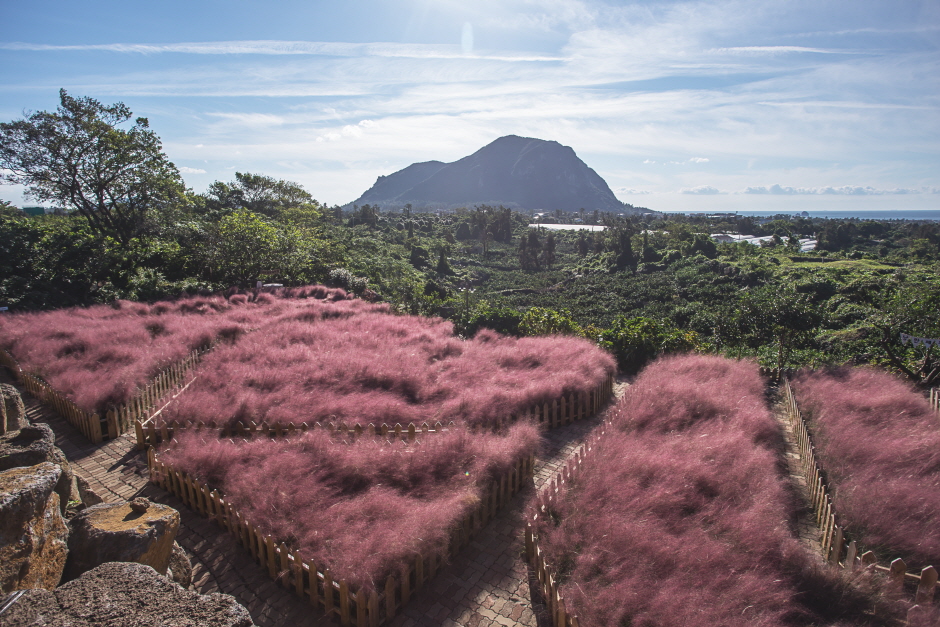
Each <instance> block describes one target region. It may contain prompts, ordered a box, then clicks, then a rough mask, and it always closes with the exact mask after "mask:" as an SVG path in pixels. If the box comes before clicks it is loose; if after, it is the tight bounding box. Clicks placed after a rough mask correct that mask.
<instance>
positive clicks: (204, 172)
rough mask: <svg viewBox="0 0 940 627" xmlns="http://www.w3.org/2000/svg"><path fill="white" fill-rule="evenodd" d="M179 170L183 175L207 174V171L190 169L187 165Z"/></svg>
mask: <svg viewBox="0 0 940 627" xmlns="http://www.w3.org/2000/svg"><path fill="white" fill-rule="evenodd" d="M177 169H178V170H179V171H180V172H181V173H183V174H206V171H205V170H203V169H201V168H190V167H187V166H185V165H183V166H178V167H177Z"/></svg>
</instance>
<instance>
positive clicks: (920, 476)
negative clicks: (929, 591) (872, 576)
mask: <svg viewBox="0 0 940 627" xmlns="http://www.w3.org/2000/svg"><path fill="white" fill-rule="evenodd" d="M793 388H794V391H795V393H796V395H797V401H798V403H799V406H800V409H801V410H802V411H803V415H804V417H805V418H806V419H807V420H808V422H809V425H810V430H811V431H812V434H813V443H814V445H815V446H816V452H817V455H818V458H819V462H820V466H821V467H822V469H823V472H825V473H826V478H827V481H828V483H829V486H830V488H831V490H832V500H833V506H834V508H835V511H836V515H837V516H838V518H839V522H840V524H843V525H844V526H845V530H846V534H847V535H848V536H849V537H851V538H853V539H855V540H857V541H858V543H859V544H860V545H861V546H862V547H864V548H865V549H870V550H874V551H876V552H877V553H880V555H879V558H880V559H893V558H895V557H903V558H904V560H905V562H907V564H908V567H909V569H916V570H919V569H921V568H923V567H924V566H928V565H934V566H940V529H938V527H937V521H938V520H940V419H938V417H937V415H936V413H935V412H934V411H933V409H932V408H931V407H930V404H929V403H928V402H927V400H926V399H925V398H924V397H923V395H922V394H920V393H918V392H916V391H915V390H914V389H913V388H912V387H911V386H910V385H909V384H907V383H905V382H903V381H901V380H900V379H898V378H896V377H894V376H893V375H891V374H888V373H886V372H883V371H880V370H876V369H873V368H841V369H837V370H830V371H824V372H804V373H801V374H800V376H798V377H797V378H796V380H795V381H794V382H793Z"/></svg>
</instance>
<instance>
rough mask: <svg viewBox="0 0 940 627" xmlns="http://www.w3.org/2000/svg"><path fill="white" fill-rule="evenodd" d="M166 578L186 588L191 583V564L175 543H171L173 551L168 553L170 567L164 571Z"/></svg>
mask: <svg viewBox="0 0 940 627" xmlns="http://www.w3.org/2000/svg"><path fill="white" fill-rule="evenodd" d="M166 576H167V577H169V578H170V579H172V580H173V581H175V582H176V583H178V584H179V585H181V586H183V587H184V588H188V587H189V584H191V583H192V582H193V564H192V562H190V561H189V555H187V554H186V551H185V550H183V547H181V546H180V545H179V544H177V543H176V542H174V543H173V551H171V552H170V566H169V568H168V569H167V571H166Z"/></svg>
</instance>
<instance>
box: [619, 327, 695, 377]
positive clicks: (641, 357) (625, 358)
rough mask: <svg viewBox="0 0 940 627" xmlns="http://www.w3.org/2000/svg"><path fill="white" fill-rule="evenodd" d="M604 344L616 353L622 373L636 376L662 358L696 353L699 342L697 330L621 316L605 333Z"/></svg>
mask: <svg viewBox="0 0 940 627" xmlns="http://www.w3.org/2000/svg"><path fill="white" fill-rule="evenodd" d="M601 345H602V346H603V347H604V348H606V349H608V350H610V351H611V352H613V354H614V356H616V358H617V363H618V365H619V366H620V370H621V371H622V372H625V373H628V374H634V373H637V372H639V371H640V369H641V368H643V366H645V365H646V364H647V363H648V362H649V361H651V360H652V359H654V358H655V357H657V356H659V355H662V354H665V353H680V352H687V351H693V350H696V349H697V348H698V347H699V339H698V336H697V335H696V334H695V332H694V331H683V330H680V329H677V328H675V327H672V326H670V325H669V324H665V323H662V322H657V321H656V320H652V319H650V318H644V317H636V318H628V317H627V316H620V317H619V318H617V319H615V320H614V323H613V325H611V327H610V328H609V329H606V330H604V331H602V332H601Z"/></svg>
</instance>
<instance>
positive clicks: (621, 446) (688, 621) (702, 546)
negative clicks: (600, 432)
mask: <svg viewBox="0 0 940 627" xmlns="http://www.w3.org/2000/svg"><path fill="white" fill-rule="evenodd" d="M763 395H764V384H763V381H762V380H761V378H760V376H759V375H758V369H757V366H756V365H755V364H752V363H748V362H740V361H731V360H727V359H724V358H720V357H714V356H676V357H666V358H663V359H660V360H659V361H657V362H654V363H653V364H651V365H650V366H649V367H648V368H647V369H646V370H644V371H643V372H642V373H641V374H640V376H639V377H638V378H637V380H636V382H635V383H634V384H633V385H632V386H631V387H630V388H629V389H628V391H627V393H626V395H625V396H624V398H622V399H621V401H620V402H619V404H618V405H617V407H616V408H615V412H614V416H613V418H612V427H613V428H612V429H608V432H607V434H605V435H604V436H603V438H602V439H601V440H600V441H599V443H598V445H597V449H596V451H594V452H591V453H589V454H588V455H589V456H588V458H587V461H586V462H585V463H586V466H585V469H584V470H583V472H582V473H580V474H578V475H577V476H576V477H575V479H574V481H573V482H572V483H571V484H569V485H570V487H569V488H568V489H567V490H566V491H565V492H564V493H563V495H561V497H560V499H559V501H558V503H557V506H556V507H555V508H554V509H553V511H551V512H550V513H549V515H548V516H544V515H543V516H539V519H538V532H539V543H540V546H541V547H542V549H543V550H544V551H545V553H546V557H547V561H548V562H549V563H550V564H552V565H554V566H555V567H556V569H557V570H558V571H559V575H560V577H561V579H562V582H563V584H562V594H563V597H564V598H565V601H566V604H567V608H568V610H569V612H572V613H575V614H576V615H577V616H578V618H579V621H580V624H582V625H592V626H594V627H602V626H611V627H615V626H616V627H619V626H622V625H651V626H652V625H656V626H673V625H674V626H677V627H679V626H681V627H712V626H714V625H722V626H724V627H731V626H737V625H740V626H745V625H747V626H750V627H753V626H755V625H759V626H764V625H767V626H769V625H775V626H776V625H810V624H813V625H824V624H825V625H835V624H842V625H859V624H870V623H869V621H870V620H871V619H870V618H866V617H865V616H863V610H866V609H868V607H867V603H866V602H865V601H864V600H863V599H860V598H859V594H858V593H857V592H855V591H853V589H852V588H850V587H849V586H847V585H846V584H844V583H843V582H842V581H841V580H839V579H837V578H835V577H834V576H833V575H831V574H827V572H826V571H825V570H824V569H823V567H821V566H817V565H816V564H817V563H818V562H817V560H814V559H813V558H812V557H811V556H809V555H808V554H807V553H806V551H805V549H803V548H802V546H801V545H800V544H799V541H798V540H797V538H796V537H795V535H794V532H793V529H792V527H791V525H792V520H793V517H794V511H795V501H794V499H793V497H792V494H791V492H790V489H789V487H788V485H787V484H786V480H785V478H784V477H783V476H782V474H781V470H780V466H781V458H780V453H781V444H782V438H781V435H780V432H779V429H778V427H777V424H776V422H775V421H774V419H773V417H772V416H771V415H770V413H769V411H768V409H767V408H766V406H765V403H764V400H763ZM840 621H841V622H840Z"/></svg>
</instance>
